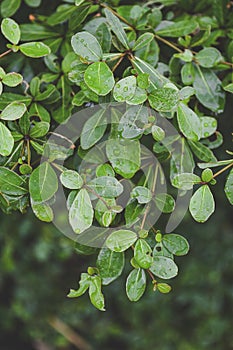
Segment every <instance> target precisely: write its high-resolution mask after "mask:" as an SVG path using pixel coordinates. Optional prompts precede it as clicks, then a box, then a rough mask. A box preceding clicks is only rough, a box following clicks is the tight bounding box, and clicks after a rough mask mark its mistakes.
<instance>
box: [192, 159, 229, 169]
mask: <svg viewBox="0 0 233 350" xmlns="http://www.w3.org/2000/svg"><path fill="white" fill-rule="evenodd" d="M231 163H232V164H233V159H227V160H220V161H218V162H211V163H197V165H198V166H199V168H200V169H206V168H216V167H219V166H224V165H228V164H231Z"/></svg>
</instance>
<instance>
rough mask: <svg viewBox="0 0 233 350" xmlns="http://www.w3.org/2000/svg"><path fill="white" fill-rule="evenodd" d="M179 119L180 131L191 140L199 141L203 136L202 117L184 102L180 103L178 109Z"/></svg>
mask: <svg viewBox="0 0 233 350" xmlns="http://www.w3.org/2000/svg"><path fill="white" fill-rule="evenodd" d="M177 120H178V124H179V128H180V131H181V132H182V133H183V134H184V136H186V137H187V139H189V140H193V141H198V140H199V139H200V137H201V123H200V119H199V118H198V116H197V115H196V113H194V112H193V110H192V109H190V108H189V107H188V106H186V105H185V104H183V103H180V105H179V106H178V109H177Z"/></svg>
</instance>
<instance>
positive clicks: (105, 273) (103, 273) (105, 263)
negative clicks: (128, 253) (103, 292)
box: [96, 248, 125, 285]
mask: <svg viewBox="0 0 233 350" xmlns="http://www.w3.org/2000/svg"><path fill="white" fill-rule="evenodd" d="M124 265H125V256H124V253H123V252H121V253H116V252H114V251H112V250H110V249H107V248H102V249H101V250H100V252H99V255H98V258H97V261H96V267H97V268H98V270H99V273H100V277H101V279H102V283H103V285H108V284H110V283H112V282H113V281H115V280H116V279H117V278H118V277H119V276H120V275H121V273H122V271H123V268H124Z"/></svg>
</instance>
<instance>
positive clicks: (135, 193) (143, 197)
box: [130, 186, 152, 204]
mask: <svg viewBox="0 0 233 350" xmlns="http://www.w3.org/2000/svg"><path fill="white" fill-rule="evenodd" d="M130 196H131V198H135V199H137V201H138V203H140V204H145V203H149V202H150V201H151V199H152V193H151V191H150V190H149V189H148V188H147V187H143V186H136V187H134V189H133V190H132V192H131V194H130Z"/></svg>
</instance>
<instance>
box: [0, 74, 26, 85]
mask: <svg viewBox="0 0 233 350" xmlns="http://www.w3.org/2000/svg"><path fill="white" fill-rule="evenodd" d="M22 81H23V77H22V75H21V74H18V73H15V72H12V73H7V74H6V75H4V77H3V78H2V82H3V84H5V85H7V86H9V87H15V86H17V85H19V84H21V83H22Z"/></svg>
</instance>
